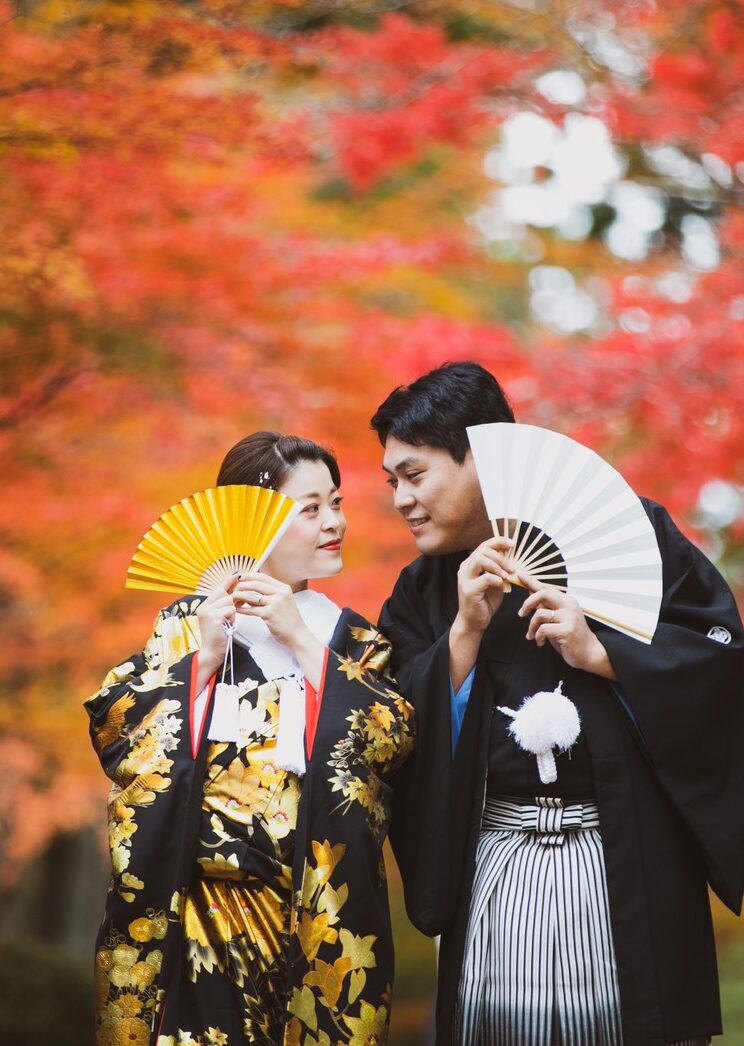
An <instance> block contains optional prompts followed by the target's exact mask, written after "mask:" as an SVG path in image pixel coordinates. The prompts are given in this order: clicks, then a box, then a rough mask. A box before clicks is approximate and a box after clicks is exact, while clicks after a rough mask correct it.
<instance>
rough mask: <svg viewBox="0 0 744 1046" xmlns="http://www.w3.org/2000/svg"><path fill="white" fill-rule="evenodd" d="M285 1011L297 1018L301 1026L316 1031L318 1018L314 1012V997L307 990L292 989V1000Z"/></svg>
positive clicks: (304, 988)
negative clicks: (303, 1025)
mask: <svg viewBox="0 0 744 1046" xmlns="http://www.w3.org/2000/svg"><path fill="white" fill-rule="evenodd" d="M287 1011H288V1012H289V1013H291V1014H294V1016H295V1017H299V1019H300V1020H301V1021H302V1023H303V1024H306V1025H307V1026H308V1028H311V1029H312V1030H313V1031H316V1029H317V1027H318V1017H317V1014H316V1012H315V996H314V995H313V993H312V992H311V991H310V989H309V988H306V987H303V988H293V989H292V998H291V999H290V1000H289V1002H288V1003H287ZM298 1041H299V1040H298Z"/></svg>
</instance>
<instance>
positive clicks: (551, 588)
mask: <svg viewBox="0 0 744 1046" xmlns="http://www.w3.org/2000/svg"><path fill="white" fill-rule="evenodd" d="M518 576H519V579H520V581H521V582H522V583H523V584H524V585H525V587H526V588H528V589H529V590H530V592H531V595H529V596H528V597H527V599H525V601H524V603H523V604H522V606H521V607H520V609H519V616H520V617H527V615H528V614H532V619H531V621H530V624H529V628H528V629H527V638H528V639H533V640H534V641H535V643H537V645H538V646H545V644H546V643H550V645H551V646H552V647H553V649H554V650H557V651H558V653H559V654H560V655H561V657H562V658H563V660H564V661H565V662H566V664H567V665H570V666H571V668H581V669H583V670H584V671H585V672H593V673H594V674H595V675H598V676H602V677H603V678H604V679H612V680H615V679H617V676H616V675H615V672H614V670H613V668H612V664H611V663H610V659H609V657H608V656H607V651H606V650H605V648H604V647H603V646H602V644H601V643H600V641H599V640H598V639H597V637H596V636H595V634H594V633H593V632H592V630H591V629H590V628H589V625H588V624H587V620H586V617H585V616H584V611H583V610H582V609H581V607H580V606H579V604H578V603H577V601H576V600H575V599H574V598H573V596H569V595H567V594H566V593H565V592H563V591H562V590H561V589H560V588H556V587H555V585H543V584H541V582H539V581H537V580H535V578H533V577H531V576H530V575H529V574H527V573H524V572H523V571H521V570H520V571H519V574H518Z"/></svg>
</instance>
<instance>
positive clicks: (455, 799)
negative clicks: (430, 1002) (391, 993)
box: [380, 571, 482, 936]
mask: <svg viewBox="0 0 744 1046" xmlns="http://www.w3.org/2000/svg"><path fill="white" fill-rule="evenodd" d="M424 602H425V601H424V600H423V599H422V596H421V593H420V592H419V591H418V588H417V586H416V584H415V581H414V579H413V578H411V577H410V576H409V575H408V574H407V573H406V572H405V571H404V572H403V574H402V575H401V577H400V578H399V580H398V583H397V584H396V586H395V588H394V590H393V592H392V594H391V596H390V598H389V599H388V600H387V602H386V603H385V605H384V606H383V608H382V612H381V615H380V628H381V629H382V630H383V631H384V632H385V634H386V635H387V636H389V638H390V639H391V641H392V643H393V661H392V667H393V672H394V674H395V676H396V678H397V680H398V683H399V685H400V687H401V690H402V693H403V695H404V697H405V698H406V699H407V700H408V701H409V702H410V703H411V704H412V705H413V708H414V710H415V714H416V723H417V737H416V749H415V751H414V753H413V755H412V756H411V758H410V759H409V760H408V763H407V764H406V766H405V767H404V768H403V770H402V771H401V773H400V774H399V775H398V778H397V779H396V788H395V793H394V796H393V814H392V823H391V829H390V840H391V843H392V847H393V852H394V854H395V858H396V860H397V862H398V867H399V868H400V872H401V877H402V879H403V888H404V893H405V899H406V908H407V911H408V916H409V918H410V919H411V922H412V923H413V924H414V926H416V927H417V928H418V929H419V930H421V931H422V933H426V934H429V935H430V936H435V935H436V934H439V933H441V932H442V931H443V930H444V929H446V928H447V926H449V925H450V923H451V922H452V920H453V919H454V917H455V914H456V909H457V903H458V898H459V889H460V887H459V883H460V878H461V876H462V873H463V869H464V861H465V857H464V855H465V853H466V848H467V839H468V837H469V834H470V827H471V826H470V820H471V814H472V809H473V796H474V794H475V793H474V789H475V787H476V783H477V782H476V778H477V766H478V760H477V759H474V758H473V752H474V750H475V747H476V734H477V726H478V722H479V711H478V709H479V707H480V697H481V696H482V695H481V694H480V689H481V688H480V686H479V680H478V673H477V672H476V678H475V683H474V686H473V692H472V694H471V698H470V702H469V705H468V709H467V711H466V713H465V720H464V723H463V735H464V742H461V743H459V744H458V746H457V753H456V755H455V757H454V758H453V756H452V744H451V732H452V724H451V704H450V675H449V630H445V631H443V632H442V634H441V635H438V636H437V635H435V634H434V633H433V630H432V627H431V625H430V624H429V622H428V620H427V617H426V611H425V606H424Z"/></svg>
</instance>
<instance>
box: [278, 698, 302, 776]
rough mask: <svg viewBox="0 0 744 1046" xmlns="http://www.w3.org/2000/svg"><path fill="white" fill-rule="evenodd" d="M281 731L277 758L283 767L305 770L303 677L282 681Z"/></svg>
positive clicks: (300, 772) (295, 772)
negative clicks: (301, 679)
mask: <svg viewBox="0 0 744 1046" xmlns="http://www.w3.org/2000/svg"><path fill="white" fill-rule="evenodd" d="M279 687H280V692H279V732H278V735H277V739H276V749H275V751H274V761H275V763H276V765H277V766H278V767H280V768H281V769H282V770H290V771H291V772H292V773H294V774H300V775H301V774H304V773H305V685H304V683H303V682H301V681H300V680H299V679H294V678H293V679H282V680H280V681H279Z"/></svg>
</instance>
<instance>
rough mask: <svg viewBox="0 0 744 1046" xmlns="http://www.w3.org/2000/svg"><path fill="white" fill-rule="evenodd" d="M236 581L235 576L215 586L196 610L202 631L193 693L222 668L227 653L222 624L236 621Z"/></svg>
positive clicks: (225, 634)
mask: <svg viewBox="0 0 744 1046" xmlns="http://www.w3.org/2000/svg"><path fill="white" fill-rule="evenodd" d="M237 582H238V578H237V577H235V578H234V579H233V580H232V581H229V582H228V583H227V584H226V585H221V586H220V587H219V588H217V589H215V590H214V592H212V593H211V594H210V595H209V596H207V598H206V599H205V600H204V602H203V603H200V604H199V606H198V607H197V610H196V617H197V620H198V621H199V631H200V632H201V647H200V648H199V662H198V663H199V671H198V674H197V679H196V692H197V694H198V693H200V692H201V691H202V690H203V689H204V687H205V686H206V685H207V682H208V680H209V678H210V677H211V676H213V675H214V673H215V672H217V671H218V670H219V669H220V668H221V667H222V664H223V662H224V660H225V654H226V652H227V633H226V632H225V625H226V624H227V623H232V622H233V621H234V620H235V601H234V597H233V595H232V590H233V589H234V587H235V585H236V584H237Z"/></svg>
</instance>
